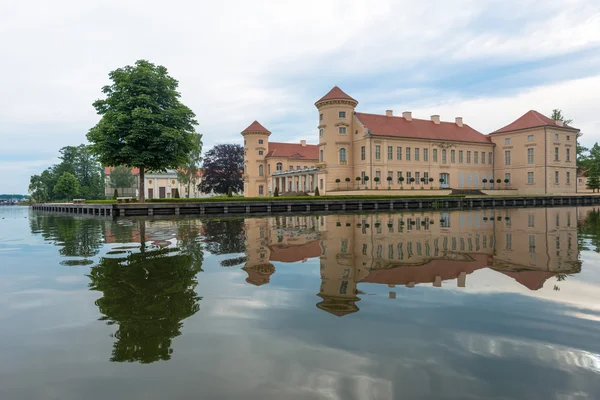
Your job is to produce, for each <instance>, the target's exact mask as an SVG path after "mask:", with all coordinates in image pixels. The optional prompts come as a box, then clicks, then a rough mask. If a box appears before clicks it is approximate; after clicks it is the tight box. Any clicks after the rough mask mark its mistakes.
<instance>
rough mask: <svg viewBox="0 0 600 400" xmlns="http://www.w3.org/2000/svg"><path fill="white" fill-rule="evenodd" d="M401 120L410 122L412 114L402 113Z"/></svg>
mask: <svg viewBox="0 0 600 400" xmlns="http://www.w3.org/2000/svg"><path fill="white" fill-rule="evenodd" d="M402 118H404V119H405V120H407V121H412V112H410V111H404V112H403V113H402Z"/></svg>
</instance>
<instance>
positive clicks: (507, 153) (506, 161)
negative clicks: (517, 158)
mask: <svg viewBox="0 0 600 400" xmlns="http://www.w3.org/2000/svg"><path fill="white" fill-rule="evenodd" d="M504 165H510V150H507V151H505V152H504Z"/></svg>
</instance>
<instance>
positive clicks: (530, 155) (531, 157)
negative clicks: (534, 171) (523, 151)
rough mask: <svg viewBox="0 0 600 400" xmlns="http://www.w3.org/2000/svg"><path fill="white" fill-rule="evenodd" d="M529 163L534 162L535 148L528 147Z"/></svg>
mask: <svg viewBox="0 0 600 400" xmlns="http://www.w3.org/2000/svg"><path fill="white" fill-rule="evenodd" d="M527 164H533V149H532V148H529V149H527Z"/></svg>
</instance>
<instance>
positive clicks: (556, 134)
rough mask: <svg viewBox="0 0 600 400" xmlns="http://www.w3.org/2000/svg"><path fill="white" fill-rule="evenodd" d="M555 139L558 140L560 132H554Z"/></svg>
mask: <svg viewBox="0 0 600 400" xmlns="http://www.w3.org/2000/svg"><path fill="white" fill-rule="evenodd" d="M554 140H555V141H558V133H555V134H554Z"/></svg>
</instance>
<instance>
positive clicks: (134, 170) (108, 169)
mask: <svg viewBox="0 0 600 400" xmlns="http://www.w3.org/2000/svg"><path fill="white" fill-rule="evenodd" d="M114 168H115V167H104V174H105V175H110V173H111V172H112V170H113V169H114ZM131 174H132V175H139V174H140V169H139V168H131Z"/></svg>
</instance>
